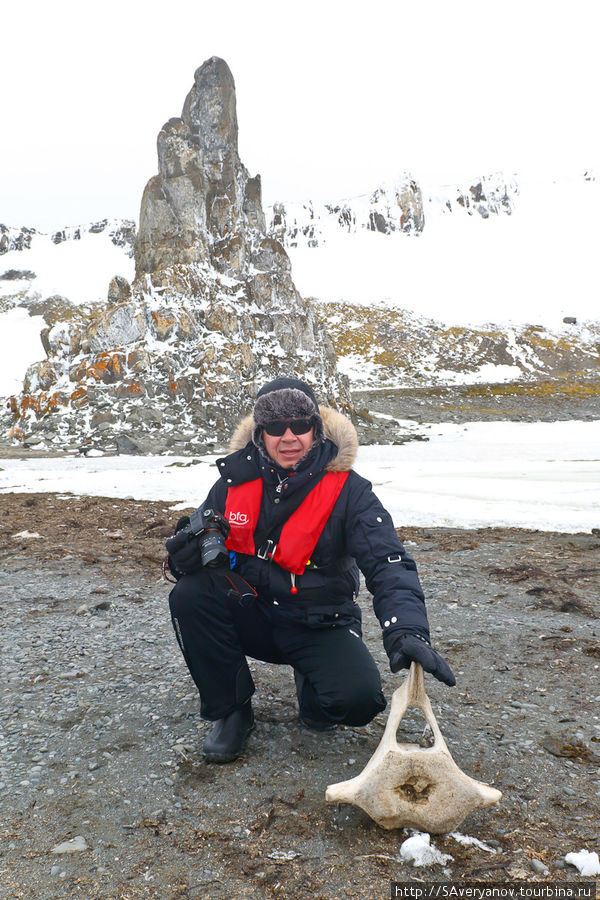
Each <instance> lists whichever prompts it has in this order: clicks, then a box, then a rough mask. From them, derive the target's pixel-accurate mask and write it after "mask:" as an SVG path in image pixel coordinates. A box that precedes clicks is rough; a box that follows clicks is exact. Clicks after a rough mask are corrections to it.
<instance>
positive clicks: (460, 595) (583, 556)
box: [0, 494, 600, 900]
mask: <svg viewBox="0 0 600 900" xmlns="http://www.w3.org/2000/svg"><path fill="white" fill-rule="evenodd" d="M179 514H180V513H175V512H172V511H171V510H170V509H168V508H167V507H166V506H163V505H162V504H159V503H141V502H134V501H126V500H105V499H102V498H100V499H98V498H82V499H80V498H75V497H66V496H65V497H57V496H53V495H39V494H38V495H19V494H14V495H11V494H9V495H3V496H0V558H1V559H2V563H3V566H2V571H1V573H0V607H1V608H2V628H1V629H0V642H1V646H0V655H1V658H2V668H3V678H2V682H1V701H0V751H1V752H0V797H1V800H0V804H1V820H0V896H1V897H3V898H15V900H16V898H35V900H62V898H69V900H70V898H85V900H112V898H120V900H133V898H150V900H153V898H159V900H163V898H164V900H171V898H173V900H174V898H190V900H192V898H194V900H195V898H197V900H200V898H207V897H208V898H232V897H240V898H250V897H266V898H270V897H288V898H289V897H292V898H300V897H303V898H304V897H314V898H338V897H339V898H346V897H352V898H356V897H360V898H370V900H371V898H378V897H381V898H385V897H388V896H389V883H390V881H391V880H400V881H411V880H413V879H414V880H426V881H428V880H429V881H430V880H455V881H460V880H481V881H484V882H490V881H500V880H510V879H519V878H526V879H530V880H532V881H535V880H537V879H541V880H553V881H573V880H579V878H580V876H579V874H578V872H577V870H576V869H574V868H573V867H572V866H566V865H565V863H564V859H563V857H564V855H565V854H566V853H567V852H569V851H577V850H579V849H581V848H586V849H589V850H599V849H600V847H599V844H598V821H599V817H600V703H599V701H600V668H599V667H600V626H599V624H598V622H599V620H598V616H599V614H600V599H599V596H600V592H599V590H598V587H599V581H600V578H599V576H600V553H599V551H600V535H598V534H587V535H584V534H580V535H565V534H548V533H542V532H526V531H518V530H512V529H504V530H503V529H485V530H480V531H468V532H466V531H460V530H441V529H437V530H432V529H415V528H412V529H403V530H401V531H400V534H401V536H402V537H403V539H404V540H405V541H406V543H407V546H408V548H409V549H410V550H411V551H412V552H413V554H414V556H415V558H416V560H417V562H418V565H419V570H420V573H421V578H422V581H423V584H424V587H425V590H426V594H427V596H428V608H429V615H430V621H431V624H432V633H433V637H434V641H435V644H436V646H437V647H438V648H439V649H440V651H441V652H442V653H444V654H445V656H446V657H447V659H448V660H449V661H450V663H451V664H452V666H453V667H454V669H455V672H456V674H457V679H458V684H457V686H456V687H455V688H452V689H451V688H447V687H445V686H444V685H441V684H439V683H438V682H436V681H434V680H433V679H431V677H430V676H427V677H426V687H427V690H428V693H429V696H430V699H431V701H432V704H433V708H434V711H435V714H436V717H437V719H438V722H439V724H440V727H441V730H442V733H443V734H444V736H445V738H446V741H447V743H448V746H449V748H450V750H451V752H452V754H453V756H454V759H455V760H456V762H457V763H458V765H459V766H460V767H461V768H462V769H463V770H464V771H466V772H467V773H468V774H470V775H472V776H473V777H475V778H477V779H479V780H481V781H486V782H488V783H490V784H493V785H494V786H495V787H497V788H499V789H500V790H502V791H503V798H502V800H501V802H500V804H499V805H498V806H496V807H493V808H491V809H487V810H480V811H477V812H475V813H472V814H471V815H470V816H469V817H468V818H467V820H466V821H465V822H464V823H463V825H462V826H461V829H460V831H461V833H462V834H466V835H469V836H471V837H475V838H477V839H479V840H481V841H484V842H486V844H487V845H488V849H487V850H485V849H482V848H481V847H477V846H473V845H464V844H462V843H459V842H458V841H457V840H456V839H455V838H454V837H452V836H450V835H446V836H436V837H434V838H433V839H432V841H433V843H434V844H435V846H436V847H437V848H438V849H439V850H441V851H443V852H445V853H449V854H451V855H452V857H453V859H452V860H451V861H449V862H448V864H447V866H446V868H445V869H443V868H442V867H440V866H436V867H433V868H430V869H426V870H423V869H419V868H412V867H410V866H409V865H407V864H406V863H404V862H402V860H401V858H400V853H399V851H400V845H401V843H402V841H403V840H404V839H405V838H406V837H407V833H405V832H404V831H403V830H397V831H391V832H389V831H384V830H382V829H381V828H379V827H378V826H377V825H375V824H374V823H373V822H371V821H370V819H369V818H368V817H367V816H366V815H365V814H364V813H363V812H362V811H360V810H358V809H355V808H353V807H350V806H335V805H327V804H326V803H325V789H326V787H327V785H328V784H331V783H334V782H337V781H341V780H344V779H346V778H350V777H352V776H353V775H356V774H358V773H359V772H360V771H361V769H362V768H363V767H364V765H365V763H366V762H367V760H368V759H369V757H370V756H371V754H372V753H373V751H374V750H375V748H376V746H377V744H378V742H379V739H380V737H381V734H382V731H383V727H384V725H385V721H386V716H385V714H384V715H382V716H380V717H378V718H377V719H376V720H375V721H374V722H372V723H371V724H370V725H369V726H367V727H365V728H340V729H338V730H337V731H335V732H333V733H329V734H325V735H318V734H312V733H310V732H306V731H303V730H301V729H300V728H299V726H298V724H297V719H296V716H297V709H296V700H295V692H294V686H293V678H292V672H291V669H289V668H287V667H276V666H271V665H267V664H264V663H254V664H253V672H254V677H255V680H256V683H257V688H258V690H257V694H256V697H255V709H256V716H257V728H256V731H255V732H254V734H253V736H252V737H251V739H250V742H249V744H248V748H247V751H246V753H245V755H244V757H243V758H240V759H239V760H237V761H236V762H235V763H233V764H231V765H227V766H215V765H207V764H206V763H204V762H203V759H202V755H201V744H202V739H203V735H204V734H205V732H206V730H207V729H208V727H209V726H208V725H207V723H204V722H202V721H201V719H200V717H199V712H198V700H197V696H196V693H195V688H194V686H193V683H192V681H191V680H190V678H189V676H188V675H187V672H186V669H185V667H184V663H183V660H182V658H181V656H180V653H179V650H178V647H177V645H176V642H175V638H174V635H173V633H172V629H171V624H170V621H169V616H168V607H167V597H168V592H169V586H168V585H167V584H165V583H164V582H162V581H161V580H160V571H159V568H160V566H159V562H160V559H161V556H162V545H163V542H164V537H165V535H166V534H167V533H169V532H170V529H171V527H172V524H173V522H174V521H175V519H176V518H177V517H178V515H179ZM25 530H28V531H29V532H30V533H37V534H39V535H41V537H37V538H36V537H15V535H18V534H19V533H20V532H22V531H25ZM361 602H362V606H363V610H364V616H365V636H366V640H367V643H368V645H369V647H370V648H371V650H372V652H373V653H374V655H375V657H376V659H377V661H378V663H379V666H380V670H381V672H382V674H383V678H384V689H385V692H386V695H387V696H388V698H389V696H390V695H391V693H392V692H393V690H394V689H395V688H396V687H397V686H398V685H399V684H400V682H401V680H402V676H399V675H392V674H391V673H390V672H389V669H388V666H387V663H386V659H385V655H384V651H383V646H382V643H381V638H380V631H379V627H378V625H377V622H376V620H375V618H374V616H373V614H372V612H370V611H369V608H370V604H369V597H368V595H367V594H366V592H365V591H363V594H362V597H361ZM423 725H424V721H423V719H422V716H421V714H420V713H417V712H416V711H413V712H411V713H410V714H409V715H408V716H407V717H406V718H405V719H404V721H403V723H402V726H401V732H400V739H401V740H419V738H420V736H421V735H422V732H423ZM76 838H79V839H80V840H78V841H74V840H73V839H76ZM65 841H71V843H70V844H69V845H68V847H67V849H68V850H71V851H73V852H70V853H60V854H59V853H56V852H53V850H54V848H56V847H57V846H58V845H60V844H61V843H62V842H65ZM78 847H80V848H81V849H77V848H78ZM544 866H546V867H547V869H548V874H543V869H544Z"/></svg>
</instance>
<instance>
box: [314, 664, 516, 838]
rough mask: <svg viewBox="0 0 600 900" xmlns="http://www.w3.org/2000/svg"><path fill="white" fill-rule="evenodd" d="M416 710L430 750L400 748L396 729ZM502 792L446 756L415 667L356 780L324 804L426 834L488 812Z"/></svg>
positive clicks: (332, 788)
mask: <svg viewBox="0 0 600 900" xmlns="http://www.w3.org/2000/svg"><path fill="white" fill-rule="evenodd" d="M412 706H416V707H419V708H420V709H421V710H422V711H423V714H424V716H425V719H426V721H427V722H428V724H429V726H430V727H431V730H432V732H433V735H434V738H435V740H434V743H433V746H431V747H419V746H418V745H417V744H399V743H398V740H397V737H396V734H397V731H398V726H399V725H400V722H401V721H402V718H403V716H404V714H405V712H406V710H407V709H408V708H409V707H412ZM501 796H502V794H501V792H500V791H497V790H496V789H495V788H493V787H490V786H489V785H487V784H483V783H482V782H480V781H475V780H474V779H473V778H469V776H468V775H465V773H464V772H462V771H461V770H460V769H459V768H458V766H457V765H456V763H455V762H454V760H453V759H452V757H451V755H450V751H449V750H448V747H447V746H446V742H445V741H444V738H443V737H442V733H441V731H440V729H439V727H438V723H437V722H436V719H435V716H434V714H433V710H432V708H431V703H430V702H429V698H428V697H427V694H426V693H425V685H424V681H423V669H422V668H421V666H420V665H418V664H417V663H413V664H412V665H411V668H410V672H409V673H408V677H407V678H406V679H405V681H404V683H403V684H402V685H401V686H400V687H399V688H398V689H397V690H396V691H394V694H393V696H392V703H391V708H390V714H389V716H388V721H387V725H386V728H385V731H384V734H383V737H382V738H381V742H380V744H379V746H378V748H377V750H376V751H375V753H374V754H373V756H372V757H371V759H370V760H369V762H368V763H367V765H366V766H365V768H364V769H363V771H362V772H361V773H360V775H357V776H356V777H355V778H351V779H350V780H349V781H341V782H340V783H339V784H331V785H329V787H328V788H327V792H326V794H325V799H326V800H327V802H328V803H352V804H353V805H354V806H360V808H361V809H363V810H364V811H365V812H366V813H367V814H368V815H369V816H370V817H371V818H372V819H373V820H374V821H375V822H377V824H378V825H381V826H382V827H383V828H388V829H389V828H402V827H405V826H406V827H409V828H418V829H419V830H421V831H427V832H429V833H430V834H444V833H446V832H449V831H454V830H455V829H456V828H458V826H459V825H460V823H461V822H462V821H463V819H465V817H466V816H467V815H468V814H469V813H470V812H473V810H474V809H478V808H479V807H482V806H492V805H493V804H494V803H497V802H498V801H499V800H500V797H501Z"/></svg>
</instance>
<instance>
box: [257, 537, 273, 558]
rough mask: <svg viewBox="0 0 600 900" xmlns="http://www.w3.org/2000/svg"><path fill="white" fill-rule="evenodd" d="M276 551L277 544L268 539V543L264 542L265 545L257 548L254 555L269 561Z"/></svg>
mask: <svg viewBox="0 0 600 900" xmlns="http://www.w3.org/2000/svg"><path fill="white" fill-rule="evenodd" d="M276 549H277V544H276V543H275V541H272V540H271V539H270V538H269V540H268V541H265V543H264V544H263V545H262V547H259V548H258V550H257V551H256V555H257V556H258V558H259V559H267V560H269V559H271V557H272V556H273V554H274V553H275V550H276Z"/></svg>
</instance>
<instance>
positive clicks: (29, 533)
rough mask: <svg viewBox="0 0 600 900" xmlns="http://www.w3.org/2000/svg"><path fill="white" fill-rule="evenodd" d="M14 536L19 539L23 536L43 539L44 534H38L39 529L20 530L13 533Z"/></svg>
mask: <svg viewBox="0 0 600 900" xmlns="http://www.w3.org/2000/svg"><path fill="white" fill-rule="evenodd" d="M13 538H14V539H15V540H17V541H18V540H20V539H21V538H39V539H40V540H43V537H42V535H41V534H38V533H37V531H18V532H17V534H13Z"/></svg>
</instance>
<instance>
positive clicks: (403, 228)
mask: <svg viewBox="0 0 600 900" xmlns="http://www.w3.org/2000/svg"><path fill="white" fill-rule="evenodd" d="M267 223H268V231H269V234H270V235H272V236H273V237H274V238H276V239H277V240H278V241H280V243H282V244H284V245H285V246H286V247H298V246H308V247H318V246H319V245H320V244H323V243H326V242H327V239H328V237H329V236H330V235H331V234H332V233H336V232H339V231H343V232H346V233H352V232H355V231H360V230H361V229H367V230H369V231H378V232H381V233H382V234H391V233H392V232H402V233H404V234H413V235H416V234H420V233H421V232H422V231H423V228H424V227H425V213H424V207H423V195H422V193H421V188H420V187H419V185H418V184H417V182H416V181H415V180H414V178H412V176H411V175H409V174H408V173H407V174H404V175H402V176H401V177H400V178H399V179H398V181H397V182H396V183H395V184H393V185H387V186H383V187H378V188H376V190H374V191H373V192H372V193H371V194H369V195H368V196H367V195H365V196H362V197H352V198H350V199H345V200H339V201H336V202H332V203H326V204H324V205H322V206H316V205H314V204H313V203H312V202H311V201H307V202H306V203H282V202H278V203H274V204H273V206H272V208H271V209H269V210H268V212H267Z"/></svg>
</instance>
